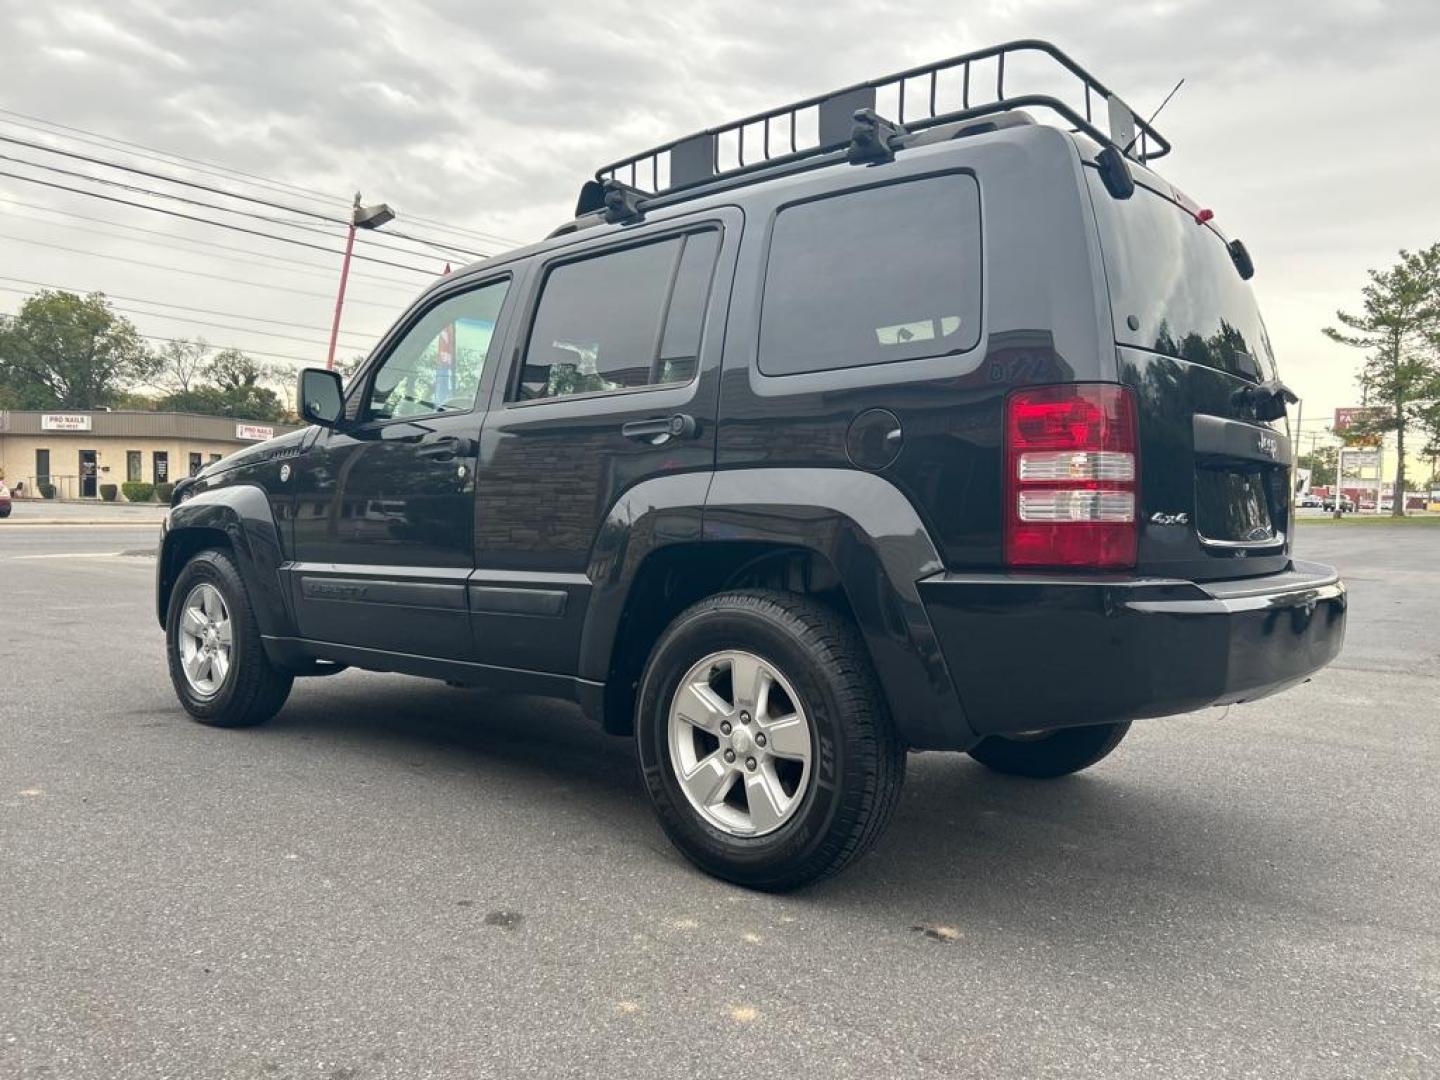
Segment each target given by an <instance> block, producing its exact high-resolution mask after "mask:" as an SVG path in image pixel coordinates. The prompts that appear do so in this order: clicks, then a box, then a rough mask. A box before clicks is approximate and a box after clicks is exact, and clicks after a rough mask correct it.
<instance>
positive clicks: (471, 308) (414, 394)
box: [366, 281, 510, 420]
mask: <svg viewBox="0 0 1440 1080" xmlns="http://www.w3.org/2000/svg"><path fill="white" fill-rule="evenodd" d="M509 287H510V283H509V282H508V281H497V282H493V283H491V284H489V285H482V286H481V287H480V288H478V289H472V290H470V291H469V292H464V293H460V294H459V295H457V296H452V297H450V298H449V299H447V300H443V301H441V302H440V303H439V304H436V305H435V306H434V307H433V308H431V309H430V310H429V311H427V312H426V313H425V314H424V315H423V316H421V318H420V321H419V322H417V323H416V324H415V325H414V326H413V327H411V328H410V330H409V332H408V333H406V334H405V336H404V337H403V338H401V339H400V341H399V343H397V344H396V346H395V348H394V349H392V350H391V352H390V355H389V356H387V357H386V358H385V362H384V363H383V364H381V365H380V368H379V370H378V371H376V373H375V376H374V378H373V379H372V381H371V383H370V395H369V399H368V408H367V410H366V416H367V417H369V418H370V419H372V420H390V419H395V418H398V417H404V416H424V415H427V414H430V413H437V412H448V411H451V410H463V409H469V408H472V407H474V405H475V393H476V391H477V390H478V389H479V388H480V375H481V373H482V372H483V371H484V370H485V361H486V358H487V357H488V356H489V355H490V345H491V339H492V338H493V336H494V334H495V323H496V320H497V319H498V318H499V317H500V306H501V304H503V303H504V301H505V293H506V290H507V289H508V288H509Z"/></svg>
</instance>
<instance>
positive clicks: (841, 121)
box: [595, 39, 1170, 196]
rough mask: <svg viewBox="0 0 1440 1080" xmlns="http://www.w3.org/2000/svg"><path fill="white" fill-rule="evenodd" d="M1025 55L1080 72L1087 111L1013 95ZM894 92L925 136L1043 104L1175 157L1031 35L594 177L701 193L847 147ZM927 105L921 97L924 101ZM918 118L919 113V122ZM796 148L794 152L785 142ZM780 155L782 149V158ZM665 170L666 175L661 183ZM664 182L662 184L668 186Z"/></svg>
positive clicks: (1152, 154) (686, 141) (1115, 138)
mask: <svg viewBox="0 0 1440 1080" xmlns="http://www.w3.org/2000/svg"><path fill="white" fill-rule="evenodd" d="M1017 53H1038V54H1040V55H1041V56H1043V57H1045V58H1048V59H1049V60H1051V61H1054V62H1055V63H1056V64H1058V65H1059V66H1060V68H1062V69H1063V70H1064V71H1065V72H1067V73H1068V74H1070V75H1072V76H1074V77H1075V78H1076V79H1077V80H1078V81H1079V83H1080V87H1081V89H1082V90H1083V108H1082V109H1081V110H1077V109H1076V108H1075V107H1074V106H1073V105H1071V104H1068V103H1066V102H1064V101H1061V100H1060V99H1059V98H1057V97H1055V96H1054V95H1052V94H1023V93H1022V94H1016V95H1013V96H1010V97H1006V95H1005V76H1006V63H1005V61H1006V58H1007V57H1009V56H1013V55H1014V54H1017ZM991 59H994V60H995V69H996V70H995V97H994V100H991V101H984V102H979V103H974V104H972V90H973V89H974V87H973V82H974V80H973V79H972V77H971V66H972V65H974V64H976V63H979V62H981V61H986V60H991ZM957 70H958V71H959V73H960V80H961V93H960V108H959V109H958V110H951V111H942V110H941V105H940V77H941V75H942V74H945V73H947V72H954V71H957ZM915 79H928V81H929V86H928V93H924V94H918V95H917V94H915V93H912V92H910V91H909V90H908V88H907V83H909V82H910V81H911V80H915ZM881 91H884V92H886V93H890V92H892V91H893V92H894V93H895V95H896V98H897V100H898V110H897V111H898V115H897V116H895V117H894V123H895V124H896V125H898V126H900V127H903V128H904V129H906V130H908V131H922V130H924V129H925V128H929V127H935V126H937V125H939V124H946V123H953V122H956V121H963V120H970V119H974V118H975V117H978V116H985V115H989V114H993V113H997V112H1004V111H1008V110H1011V109H1016V108H1022V107H1026V106H1029V107H1033V108H1044V109H1049V110H1050V111H1052V112H1054V113H1056V114H1057V115H1058V116H1060V117H1062V118H1063V119H1064V120H1066V121H1067V122H1068V123H1070V124H1071V125H1072V126H1073V127H1074V128H1075V129H1076V130H1079V131H1083V132H1084V133H1085V134H1086V135H1088V136H1090V137H1091V138H1092V139H1094V140H1095V141H1096V142H1098V143H1100V144H1101V145H1102V146H1113V147H1115V148H1116V149H1117V150H1119V151H1120V152H1121V153H1122V154H1124V155H1126V156H1127V157H1130V158H1132V159H1133V160H1135V161H1139V162H1142V163H1143V162H1146V161H1149V160H1153V159H1155V158H1159V157H1163V156H1164V155H1165V154H1167V153H1169V152H1170V143H1169V141H1168V140H1167V139H1166V138H1165V137H1164V136H1162V135H1161V134H1160V133H1159V132H1158V131H1156V130H1155V129H1154V127H1152V126H1151V125H1150V124H1149V122H1147V121H1145V120H1142V119H1141V118H1140V117H1138V116H1136V115H1135V113H1134V112H1133V111H1132V110H1131V109H1130V107H1129V106H1128V105H1126V104H1125V103H1124V101H1122V100H1121V99H1120V98H1119V96H1117V95H1116V94H1115V93H1114V92H1112V91H1111V90H1110V89H1109V88H1108V87H1106V86H1105V85H1104V84H1103V83H1102V82H1100V80H1098V79H1096V78H1095V77H1094V76H1093V75H1091V74H1090V73H1089V72H1088V71H1086V70H1085V69H1084V68H1082V67H1081V66H1080V65H1079V64H1077V63H1076V62H1075V61H1074V60H1072V59H1071V58H1070V57H1069V56H1067V55H1066V54H1065V53H1063V52H1061V51H1060V50H1059V49H1058V48H1056V47H1055V46H1054V45H1052V44H1050V43H1049V42H1047V41H1039V40H1034V39H1023V40H1019V41H1011V42H1007V43H1005V44H1003V45H994V46H991V47H989V48H986V49H980V50H977V51H975V52H971V53H965V54H962V55H960V56H954V57H951V58H949V59H947V60H941V61H938V62H936V63H932V64H925V65H921V66H919V67H914V68H909V69H907V70H905V71H900V72H897V73H895V74H893V75H885V76H882V77H880V78H878V79H871V80H869V81H867V82H862V83H856V84H855V85H853V86H847V87H844V88H842V89H840V90H834V91H831V92H830V93H827V94H819V95H816V96H814V97H809V98H805V99H804V100H802V101H797V102H794V103H792V104H789V105H782V106H779V107H777V108H773V109H767V110H765V111H764V112H759V113H755V114H753V115H751V116H747V117H744V118H743V119H740V120H734V121H731V122H730V123H728V124H721V125H719V126H718V127H713V128H707V129H706V130H704V131H700V132H697V133H695V134H693V135H687V136H685V137H684V138H681V139H675V140H672V141H670V142H667V143H662V144H661V145H659V146H657V147H654V148H652V149H650V150H646V151H643V152H641V153H639V154H634V155H632V156H630V157H627V158H622V159H621V160H619V161H616V162H612V163H611V164H609V165H606V166H604V167H602V168H600V169H599V170H597V171H596V173H595V178H596V179H597V180H599V181H602V182H603V181H605V180H621V179H622V178H623V177H625V176H626V175H627V174H628V186H629V187H631V188H634V189H636V190H637V191H640V192H642V193H643V194H644V195H649V196H654V195H659V194H662V193H663V194H668V193H671V192H677V191H680V190H682V189H686V188H692V187H696V186H698V185H700V184H704V183H707V182H709V181H711V180H715V179H718V178H721V177H733V176H740V175H745V174H750V173H753V172H755V171H756V170H758V169H762V168H766V167H772V166H773V167H779V166H781V165H784V164H788V163H792V162H796V161H800V160H803V159H805V158H808V157H819V156H824V155H829V154H832V153H834V152H836V151H844V150H845V148H846V147H847V146H848V145H849V143H850V138H851V130H852V127H853V123H854V115H855V112H856V111H857V110H859V109H871V110H874V108H875V103H876V100H877V95H878V93H879V92H881ZM917 99H918V101H917ZM1096 99H1099V100H1100V101H1102V102H1103V103H1104V104H1105V106H1106V110H1105V111H1106V113H1107V121H1108V126H1109V130H1108V131H1104V132H1102V131H1101V130H1100V129H1099V128H1098V127H1097V126H1096V122H1095V109H1094V103H1095V100H1096ZM812 111H813V113H814V117H815V125H816V133H817V137H816V139H815V141H814V143H813V145H808V146H803V145H801V138H800V136H799V134H798V129H799V127H800V120H801V114H802V113H808V112H812ZM911 112H914V113H916V114H918V115H914V116H911V115H909V113H911ZM777 122H778V123H783V124H787V125H788V127H789V132H788V139H785V140H784V141H782V142H781V144H780V146H779V147H775V146H774V145H773V141H772V138H771V134H772V133H771V125H772V124H774V123H777ZM757 125H758V126H759V127H760V132H759V135H760V138H759V142H760V146H759V157H758V158H756V157H755V154H754V151H755V149H756V147H755V140H754V138H753V134H752V137H751V139H750V140H749V142H748V143H747V138H746V131H747V129H751V130H752V132H753V129H754V128H755V127H756V126H757ZM722 142H724V143H726V144H727V145H729V146H730V147H731V149H733V151H734V163H733V164H731V163H728V162H727V163H726V164H724V165H722V162H721V151H722ZM787 142H788V149H786V148H785V144H786V143H787ZM776 150H779V151H780V152H778V153H777V152H775V151H776ZM642 163H643V164H644V165H645V166H646V171H647V172H648V173H649V174H650V180H651V184H652V187H651V189H650V190H649V191H644V190H643V189H641V188H640V185H639V170H640V167H641V165H642ZM662 165H663V166H664V167H665V171H666V173H668V175H667V176H665V177H663V178H662V175H661V173H662ZM662 179H663V181H664V182H663V183H662Z"/></svg>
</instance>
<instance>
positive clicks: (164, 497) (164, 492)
mask: <svg viewBox="0 0 1440 1080" xmlns="http://www.w3.org/2000/svg"><path fill="white" fill-rule="evenodd" d="M174 494H175V485H174V484H156V485H155V498H157V499H159V500H160V501H161V502H162V503H164V504H165V505H166V506H169V505H170V496H171V495H174Z"/></svg>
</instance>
